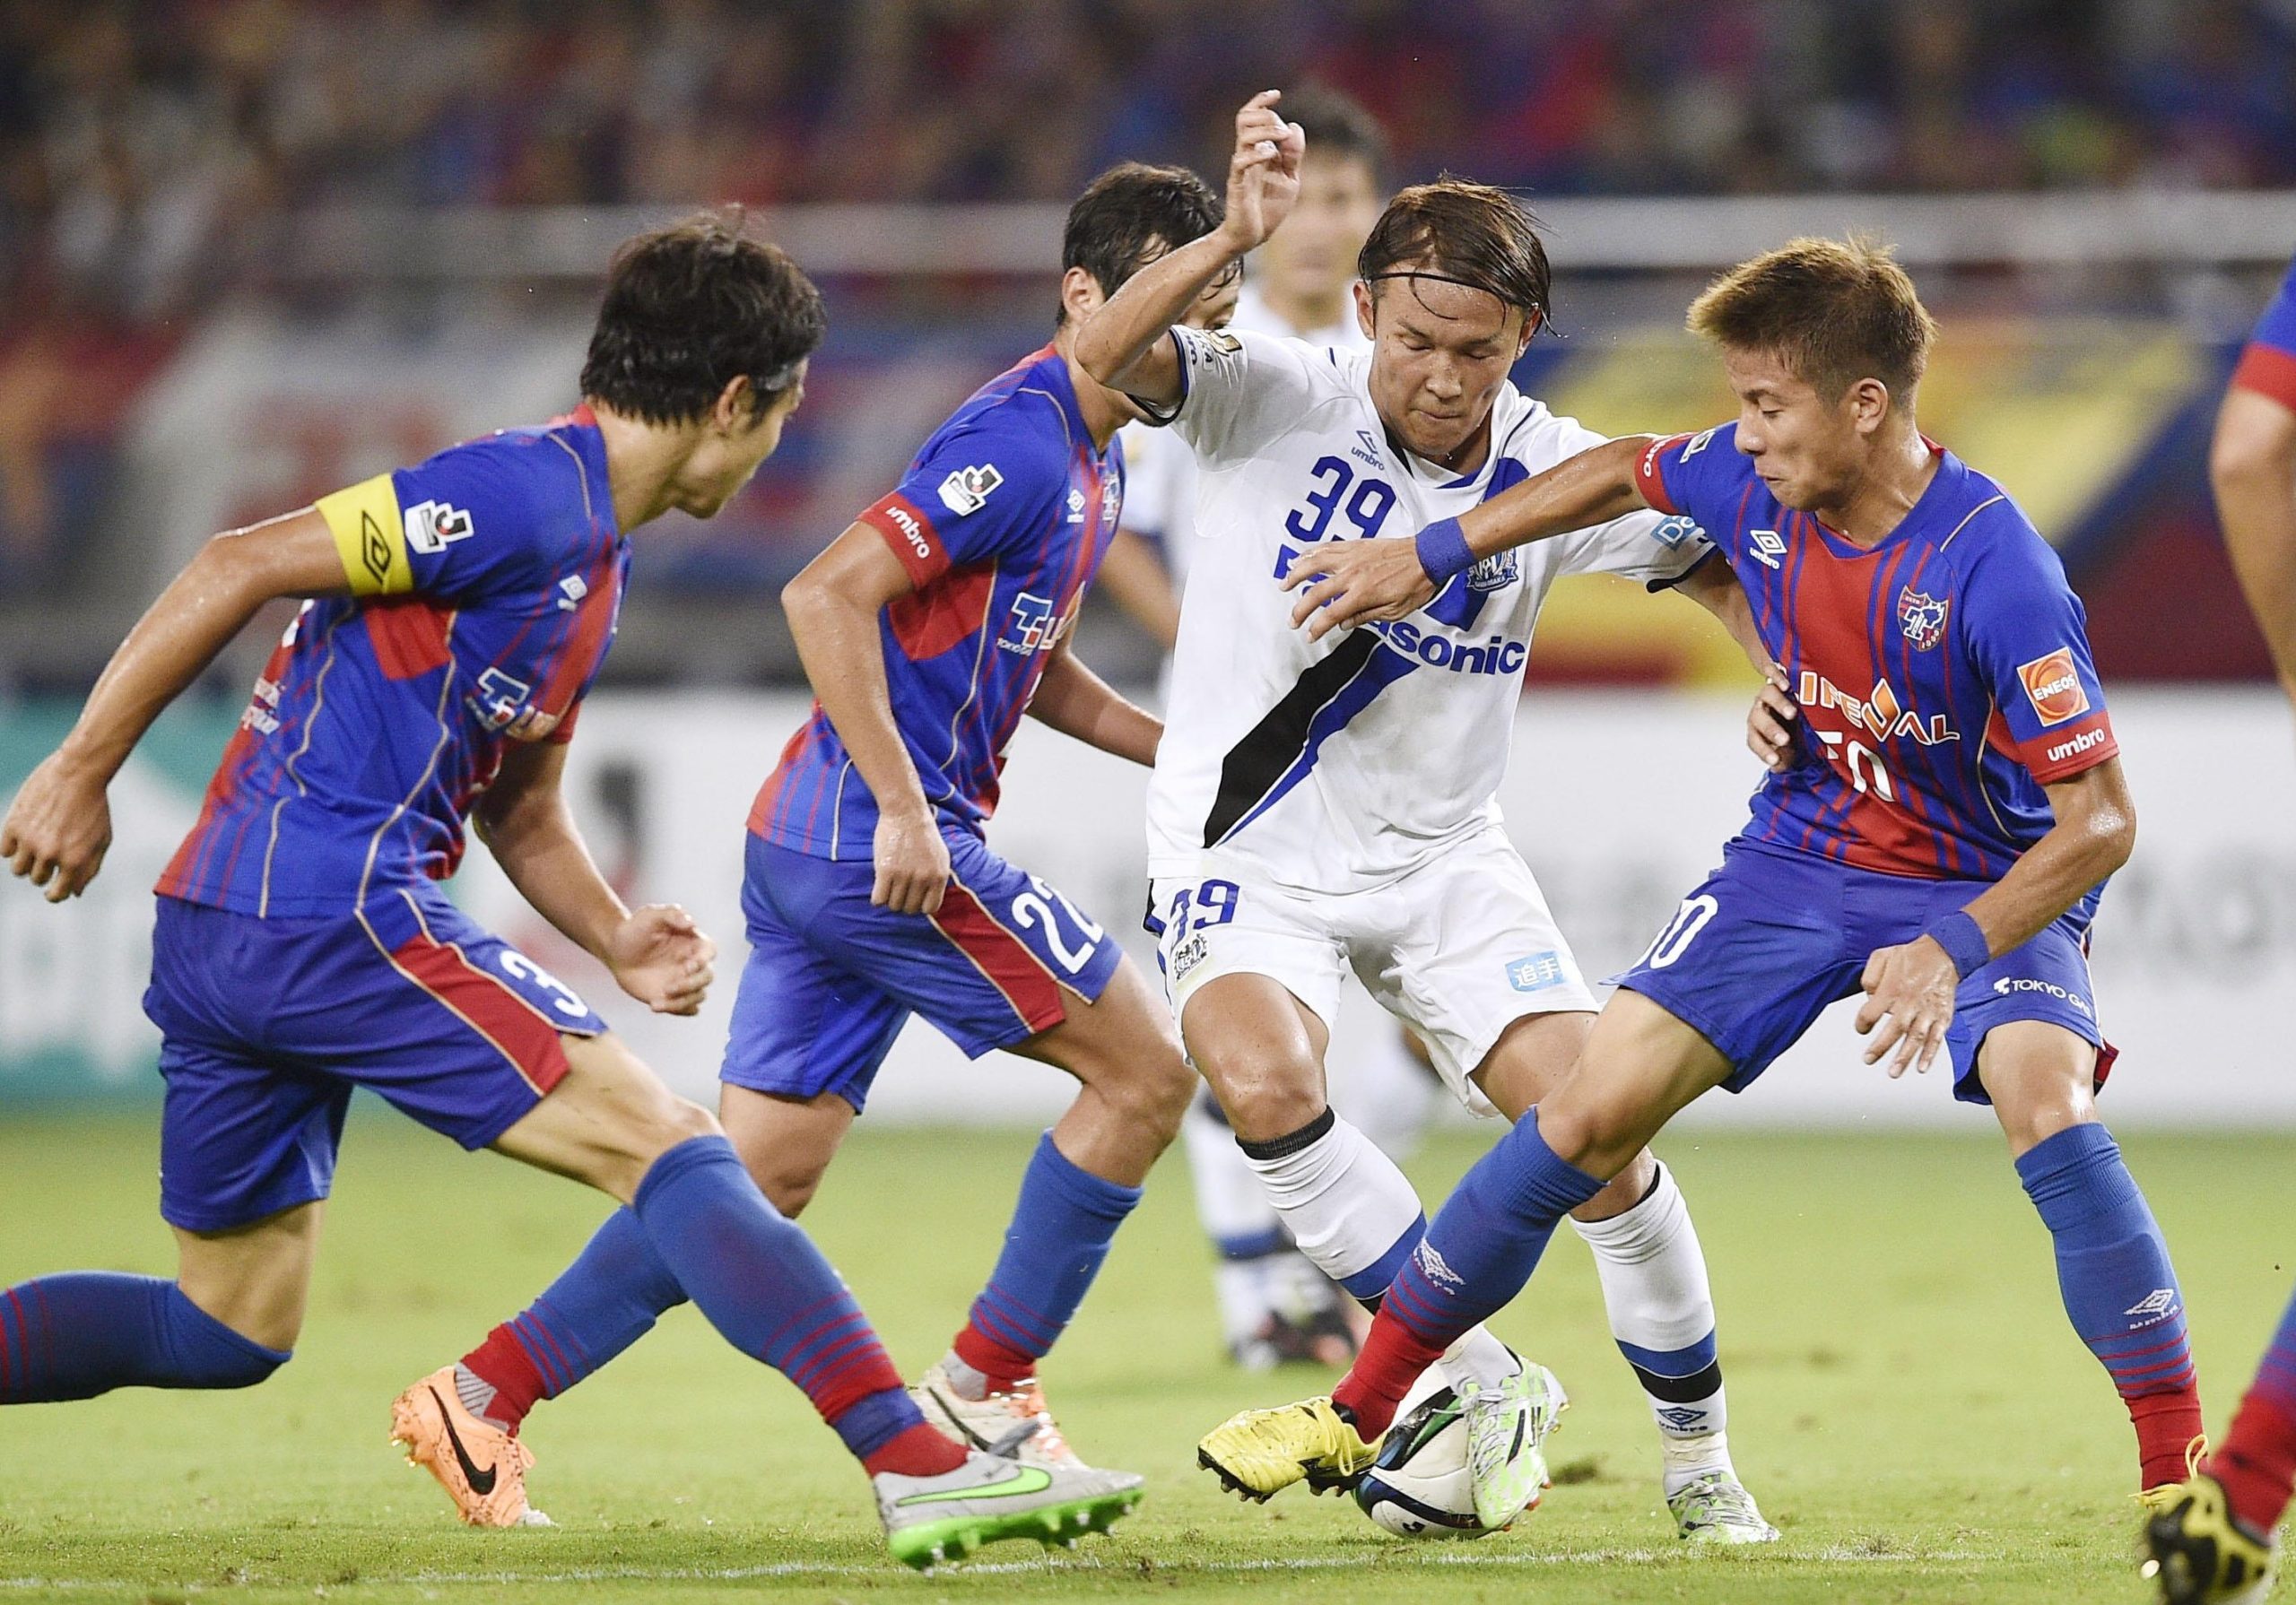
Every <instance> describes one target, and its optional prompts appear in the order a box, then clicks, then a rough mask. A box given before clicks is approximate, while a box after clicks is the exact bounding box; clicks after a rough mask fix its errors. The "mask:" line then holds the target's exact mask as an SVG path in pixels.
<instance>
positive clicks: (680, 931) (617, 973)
mask: <svg viewBox="0 0 2296 1605" xmlns="http://www.w3.org/2000/svg"><path fill="white" fill-rule="evenodd" d="M717 957H718V944H717V943H716V942H714V941H710V940H709V937H707V936H705V935H703V934H702V933H701V931H700V927H698V926H696V925H695V924H694V923H693V916H692V915H690V914H688V913H687V912H686V911H685V910H684V909H683V908H680V907H678V906H677V905H676V904H674V903H648V905H647V906H646V907H643V908H635V909H632V910H631V914H630V917H629V918H628V919H626V920H624V921H622V924H620V925H618V926H616V927H615V929H614V933H613V935H612V936H611V937H609V938H608V939H607V941H606V954H605V958H606V963H607V964H608V966H609V967H612V969H613V978H614V980H615V981H617V982H618V983H620V984H621V986H622V991H624V992H626V993H629V994H630V995H631V997H634V998H636V999H637V1000H638V1001H639V1002H641V1003H643V1004H645V1005H646V1006H647V1007H648V1009H651V1010H652V1011H654V1012H655V1013H657V1014H693V1013H697V1012H699V1011H700V1008H701V1000H702V998H703V996H704V995H705V994H707V993H708V992H709V983H710V982H711V981H712V980H713V979H715V978H716V974H717V972H716V971H715V970H713V969H712V968H711V967H710V965H711V961H712V960H714V959H716V958H717Z"/></svg>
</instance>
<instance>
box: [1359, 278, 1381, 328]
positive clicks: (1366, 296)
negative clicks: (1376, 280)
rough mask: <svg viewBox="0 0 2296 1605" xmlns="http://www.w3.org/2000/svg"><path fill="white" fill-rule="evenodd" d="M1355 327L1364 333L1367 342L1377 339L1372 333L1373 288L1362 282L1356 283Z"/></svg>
mask: <svg viewBox="0 0 2296 1605" xmlns="http://www.w3.org/2000/svg"><path fill="white" fill-rule="evenodd" d="M1354 288H1355V326H1356V327H1357V328H1359V329H1361V330H1362V331H1363V338H1364V339H1366V340H1372V339H1376V338H1377V337H1378V336H1377V335H1376V334H1373V332H1372V324H1373V321H1374V320H1373V318H1372V316H1371V287H1370V285H1369V284H1366V283H1365V282H1363V281H1362V280H1361V279H1358V280H1356V281H1355V287H1354Z"/></svg>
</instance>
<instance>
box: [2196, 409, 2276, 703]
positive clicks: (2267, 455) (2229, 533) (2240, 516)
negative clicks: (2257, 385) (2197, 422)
mask: <svg viewBox="0 0 2296 1605" xmlns="http://www.w3.org/2000/svg"><path fill="white" fill-rule="evenodd" d="M2208 470H2209V479H2210V480H2211V481H2212V482H2213V485H2214V487H2215V490H2216V512H2217V516H2218V518H2219V519H2220V521H2221V522H2222V524H2223V525H2224V546H2225V550H2226V551H2229V552H2231V557H2232V568H2233V572H2235V573H2236V574H2238V575H2239V577H2240V588H2241V589H2242V590H2243V591H2245V592H2247V593H2248V606H2249V607H2250V608H2251V609H2253V610H2254V611H2255V612H2256V616H2257V626H2258V627H2259V628H2261V629H2263V631H2264V638H2265V644H2266V646H2269V647H2271V648H2272V661H2273V663H2274V664H2275V665H2276V666H2277V667H2278V668H2279V671H2280V683H2281V686H2282V689H2283V690H2286V691H2287V693H2288V695H2289V698H2290V699H2291V700H2292V701H2296V412H2291V411H2290V410H2289V409H2288V408H2287V407H2286V406H2285V405H2284V404H2283V403H2281V402H2279V401H2277V400H2275V399H2274V398H2273V397H2271V396H2269V395H2263V394H2261V393H2260V392H2257V391H2255V390H2248V389H2241V388H2237V387H2236V388H2234V389H2233V390H2231V391H2230V392H2229V393H2227V394H2226V395H2225V397H2224V405H2223V407H2222V410H2220V411H2219V412H2218V413H2217V415H2216V439H2215V443H2214V445H2213V447H2212V449H2211V450H2210V453H2209V460H2208Z"/></svg>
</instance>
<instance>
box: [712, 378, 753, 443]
mask: <svg viewBox="0 0 2296 1605" xmlns="http://www.w3.org/2000/svg"><path fill="white" fill-rule="evenodd" d="M756 422H757V404H756V397H755V396H754V395H752V391H751V387H750V376H749V375H747V374H745V373H740V374H735V376H734V377H732V378H730V379H727V380H726V387H725V388H724V389H723V390H720V391H719V392H718V399H717V401H716V402H715V403H712V404H711V406H710V409H709V425H710V427H711V428H712V429H716V430H717V431H718V433H719V434H721V435H743V434H747V433H748V432H749V430H750V429H751V428H752V426H753V425H755V424H756Z"/></svg>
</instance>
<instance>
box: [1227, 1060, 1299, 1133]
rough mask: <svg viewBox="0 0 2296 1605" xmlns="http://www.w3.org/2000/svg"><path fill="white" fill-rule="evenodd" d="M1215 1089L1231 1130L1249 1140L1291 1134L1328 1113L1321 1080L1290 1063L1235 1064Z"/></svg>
mask: <svg viewBox="0 0 2296 1605" xmlns="http://www.w3.org/2000/svg"><path fill="white" fill-rule="evenodd" d="M1213 1090H1214V1092H1216V1093H1217V1094H1218V1096H1219V1098H1220V1107H1221V1110H1222V1113H1223V1114H1225V1115H1227V1116H1228V1125H1229V1127H1230V1129H1231V1130H1232V1131H1233V1132H1235V1133H1236V1136H1237V1138H1238V1139H1239V1141H1245V1142H1273V1141H1275V1140H1276V1139H1278V1138H1279V1137H1288V1136H1290V1135H1291V1133H1292V1132H1296V1131H1299V1130H1300V1128H1301V1127H1303V1126H1305V1125H1307V1124H1309V1122H1311V1121H1313V1120H1315V1119H1316V1118H1318V1116H1319V1115H1322V1114H1323V1112H1324V1101H1325V1100H1324V1089H1323V1088H1322V1086H1321V1084H1320V1083H1319V1081H1318V1079H1317V1078H1315V1077H1312V1076H1301V1075H1300V1074H1298V1073H1297V1072H1296V1071H1291V1069H1290V1068H1289V1067H1287V1066H1282V1065H1275V1064H1269V1063H1258V1064H1254V1065H1246V1066H1237V1067H1232V1068H1231V1071H1230V1073H1229V1074H1228V1075H1226V1076H1225V1077H1224V1078H1223V1079H1222V1080H1215V1081H1214V1082H1213Z"/></svg>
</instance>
